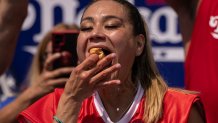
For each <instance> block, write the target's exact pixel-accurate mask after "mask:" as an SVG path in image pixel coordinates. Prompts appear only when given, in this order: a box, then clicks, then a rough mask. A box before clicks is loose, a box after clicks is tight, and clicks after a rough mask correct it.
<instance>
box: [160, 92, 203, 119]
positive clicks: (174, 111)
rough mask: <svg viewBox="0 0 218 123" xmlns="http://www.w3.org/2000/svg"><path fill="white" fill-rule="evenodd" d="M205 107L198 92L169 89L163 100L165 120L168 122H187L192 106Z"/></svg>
mask: <svg viewBox="0 0 218 123" xmlns="http://www.w3.org/2000/svg"><path fill="white" fill-rule="evenodd" d="M194 104H199V107H200V108H202V111H203V107H201V106H202V103H201V101H200V97H199V95H198V93H197V92H192V91H187V90H182V89H168V90H167V92H166V94H165V96H164V100H163V111H164V113H163V120H164V121H168V122H178V123H180V122H187V121H188V117H189V114H190V112H191V109H192V106H193V105H194Z"/></svg>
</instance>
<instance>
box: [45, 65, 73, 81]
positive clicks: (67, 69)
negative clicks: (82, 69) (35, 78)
mask: <svg viewBox="0 0 218 123" xmlns="http://www.w3.org/2000/svg"><path fill="white" fill-rule="evenodd" d="M73 69H74V68H72V67H63V68H58V69H55V70H53V71H49V72H46V75H47V78H56V77H59V76H60V75H64V74H69V75H70V73H71V72H72V71H73Z"/></svg>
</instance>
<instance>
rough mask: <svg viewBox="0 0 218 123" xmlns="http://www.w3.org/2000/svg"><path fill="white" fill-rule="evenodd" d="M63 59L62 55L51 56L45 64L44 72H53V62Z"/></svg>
mask: <svg viewBox="0 0 218 123" xmlns="http://www.w3.org/2000/svg"><path fill="white" fill-rule="evenodd" d="M60 57H61V53H54V54H52V55H51V56H49V57H48V58H47V59H46V60H45V63H44V67H43V68H44V69H43V70H47V71H51V70H52V63H53V61H55V60H56V59H58V58H60Z"/></svg>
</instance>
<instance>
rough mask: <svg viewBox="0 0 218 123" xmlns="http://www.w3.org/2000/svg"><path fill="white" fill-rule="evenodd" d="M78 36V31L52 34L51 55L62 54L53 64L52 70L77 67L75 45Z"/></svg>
mask: <svg viewBox="0 0 218 123" xmlns="http://www.w3.org/2000/svg"><path fill="white" fill-rule="evenodd" d="M78 34H79V32H78V31H63V32H53V33H52V51H53V53H56V52H61V53H62V57H61V58H59V59H56V60H55V61H54V62H53V69H57V68H60V67H70V66H76V65H77V61H78V57H77V51H76V45H77V37H78Z"/></svg>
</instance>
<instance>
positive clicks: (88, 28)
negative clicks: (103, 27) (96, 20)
mask: <svg viewBox="0 0 218 123" xmlns="http://www.w3.org/2000/svg"><path fill="white" fill-rule="evenodd" d="M80 30H81V31H83V32H86V31H91V30H92V27H81V28H80Z"/></svg>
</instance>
